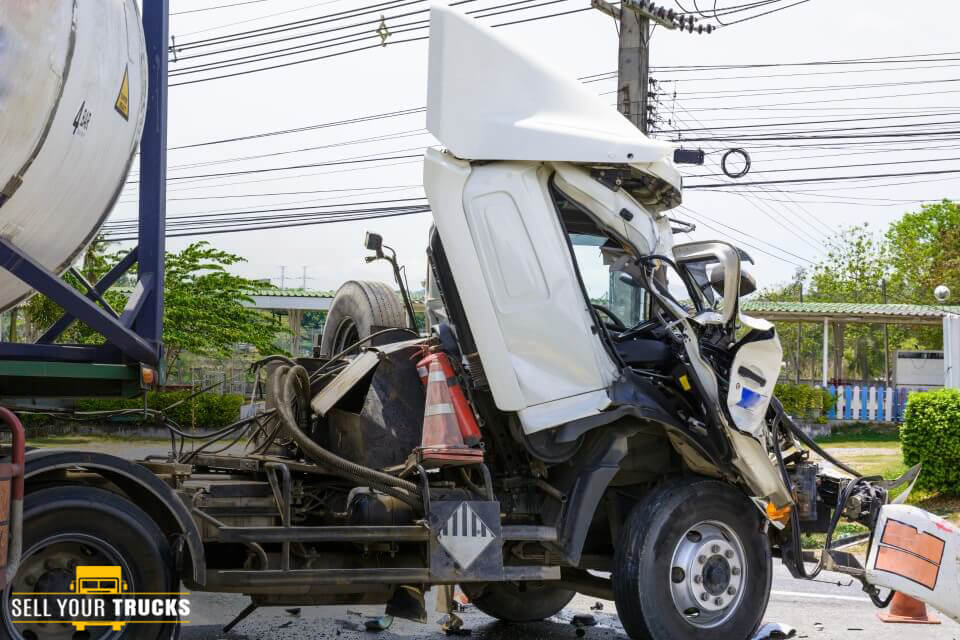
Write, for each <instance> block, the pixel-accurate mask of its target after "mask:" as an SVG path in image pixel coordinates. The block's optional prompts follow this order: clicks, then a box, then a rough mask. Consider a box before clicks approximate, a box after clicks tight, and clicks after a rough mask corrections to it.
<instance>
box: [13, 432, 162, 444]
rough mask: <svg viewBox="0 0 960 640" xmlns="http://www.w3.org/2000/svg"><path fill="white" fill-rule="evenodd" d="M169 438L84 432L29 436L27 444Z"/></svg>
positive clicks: (154, 440) (143, 440)
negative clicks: (80, 433) (37, 436)
mask: <svg viewBox="0 0 960 640" xmlns="http://www.w3.org/2000/svg"><path fill="white" fill-rule="evenodd" d="M169 440H170V439H169V438H160V437H157V438H150V437H147V436H127V435H119V434H117V435H103V434H83V435H59V436H41V437H39V438H27V445H28V446H31V447H71V446H77V445H85V444H98V443H110V442H157V441H169Z"/></svg>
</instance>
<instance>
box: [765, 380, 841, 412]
mask: <svg viewBox="0 0 960 640" xmlns="http://www.w3.org/2000/svg"><path fill="white" fill-rule="evenodd" d="M773 393H774V394H775V395H776V396H777V398H779V400H780V402H781V403H782V404H783V408H784V410H785V411H786V412H787V413H788V414H790V415H791V416H794V417H795V418H799V419H801V420H805V419H807V418H811V417H812V418H815V419H819V418H820V417H821V415H822V414H825V413H826V412H827V410H828V409H829V408H830V404H831V403H832V402H833V394H832V393H830V391H829V390H827V389H820V388H818V387H808V386H807V385H805V384H793V383H790V382H780V383H777V386H776V387H774V389H773Z"/></svg>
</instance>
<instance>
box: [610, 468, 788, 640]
mask: <svg viewBox="0 0 960 640" xmlns="http://www.w3.org/2000/svg"><path fill="white" fill-rule="evenodd" d="M613 566H614V567H616V569H615V571H614V574H613V592H614V596H615V600H616V604H617V611H618V613H619V615H620V622H621V623H622V624H623V627H624V629H625V630H626V632H627V634H628V635H629V636H630V637H631V638H634V639H636V640H729V639H730V638H749V637H752V636H753V634H754V632H755V631H756V630H757V628H758V627H759V626H760V622H761V620H762V618H763V614H764V612H765V611H766V609H767V601H768V600H769V598H770V583H771V578H772V575H773V570H772V561H771V555H770V544H769V541H768V540H767V538H766V536H765V534H764V533H763V522H762V519H761V515H760V513H759V511H758V510H757V508H756V506H754V505H753V504H752V503H751V502H750V500H748V499H747V498H746V497H745V496H744V495H743V494H742V493H740V492H739V491H738V490H737V489H736V488H734V487H732V486H730V485H728V484H725V483H723V482H719V481H717V480H711V479H707V478H700V477H692V478H682V479H679V480H674V481H670V482H667V483H665V484H664V485H661V486H660V487H657V488H655V489H653V490H652V491H651V492H650V493H649V494H648V495H647V496H645V497H644V499H643V500H642V501H641V502H640V503H639V504H637V505H636V507H634V509H633V510H632V511H631V513H630V515H629V517H628V518H627V521H626V523H625V525H624V527H623V532H622V534H621V537H620V544H618V545H617V549H616V555H615V559H614V565H613Z"/></svg>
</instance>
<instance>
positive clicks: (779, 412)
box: [770, 397, 863, 478]
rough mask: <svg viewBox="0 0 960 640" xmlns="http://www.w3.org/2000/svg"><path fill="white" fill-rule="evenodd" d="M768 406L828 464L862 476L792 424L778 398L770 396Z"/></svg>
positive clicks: (798, 437)
mask: <svg viewBox="0 0 960 640" xmlns="http://www.w3.org/2000/svg"><path fill="white" fill-rule="evenodd" d="M770 406H771V407H772V408H773V410H774V411H775V412H776V413H777V415H778V416H779V417H780V418H781V419H782V420H783V422H785V423H786V425H787V428H788V429H789V430H790V433H792V434H793V435H794V436H796V437H797V439H799V440H800V442H802V443H803V444H805V445H807V446H808V447H810V449H811V450H812V451H813V452H814V453H816V454H817V455H818V456H820V457H821V458H823V459H824V460H826V461H827V462H829V463H830V464H833V465H836V466H837V467H839V468H840V469H843V470H844V471H846V472H847V473H849V474H850V475H852V476H854V477H856V478H862V477H863V474H862V473H860V472H859V471H857V470H856V469H854V468H853V467H850V466H847V465H845V464H844V463H842V462H840V461H839V460H837V459H836V458H834V457H833V456H831V455H830V454H829V453H827V452H826V451H824V450H823V447H821V446H820V445H818V444H817V443H816V442H814V441H813V438H811V437H810V436H808V435H807V434H805V433H804V432H803V430H802V429H801V428H800V427H798V426H797V425H796V424H794V422H793V420H792V419H791V418H790V416H788V415H787V412H786V411H785V410H784V409H783V405H782V404H781V403H780V400H779V399H777V398H776V397H774V398H772V399H771V400H770Z"/></svg>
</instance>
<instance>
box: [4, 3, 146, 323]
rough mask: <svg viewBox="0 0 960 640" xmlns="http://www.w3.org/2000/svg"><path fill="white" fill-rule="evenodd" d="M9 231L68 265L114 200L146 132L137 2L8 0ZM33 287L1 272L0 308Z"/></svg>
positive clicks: (58, 264)
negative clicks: (144, 127)
mask: <svg viewBox="0 0 960 640" xmlns="http://www.w3.org/2000/svg"><path fill="white" fill-rule="evenodd" d="M0 69H3V70H4V71H3V74H0V237H2V238H3V239H4V240H6V241H8V242H10V243H12V244H13V245H15V246H17V247H19V248H20V249H21V250H22V251H24V252H25V253H27V254H28V255H30V256H32V257H33V258H34V259H35V260H36V261H37V262H39V263H40V264H42V265H43V266H44V267H46V268H48V269H50V270H51V271H54V272H56V273H62V272H63V271H65V270H66V269H67V268H68V267H69V266H70V265H71V263H72V262H73V261H74V260H75V259H76V258H77V257H78V256H79V255H80V254H81V253H82V252H83V250H84V249H85V248H86V247H87V245H88V244H90V242H91V241H92V240H93V239H94V238H95V237H96V234H97V232H98V231H99V229H100V227H101V226H102V225H103V223H104V221H105V220H106V218H107V215H108V214H109V213H110V210H111V209H112V208H113V206H114V204H115V203H116V201H117V198H118V196H119V194H120V191H121V190H122V188H123V184H124V181H125V179H126V176H127V172H128V171H129V169H130V164H131V162H132V160H133V158H134V155H135V154H136V151H137V146H138V144H139V142H140V135H141V133H142V131H143V121H144V114H145V113H146V99H147V56H146V48H145V45H144V36H143V27H142V25H141V21H140V12H139V9H138V8H137V5H136V4H135V2H134V1H133V0H73V1H72V2H65V1H64V0H5V1H4V2H0ZM31 293H32V291H31V289H30V287H29V286H28V285H26V284H24V283H23V282H21V281H20V280H18V279H17V278H15V277H14V276H12V275H11V274H9V273H8V272H6V271H4V270H0V311H3V310H5V309H8V308H10V307H11V306H13V305H14V304H16V303H17V302H19V301H21V300H23V299H24V298H26V297H28V296H29V295H30V294H31Z"/></svg>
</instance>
